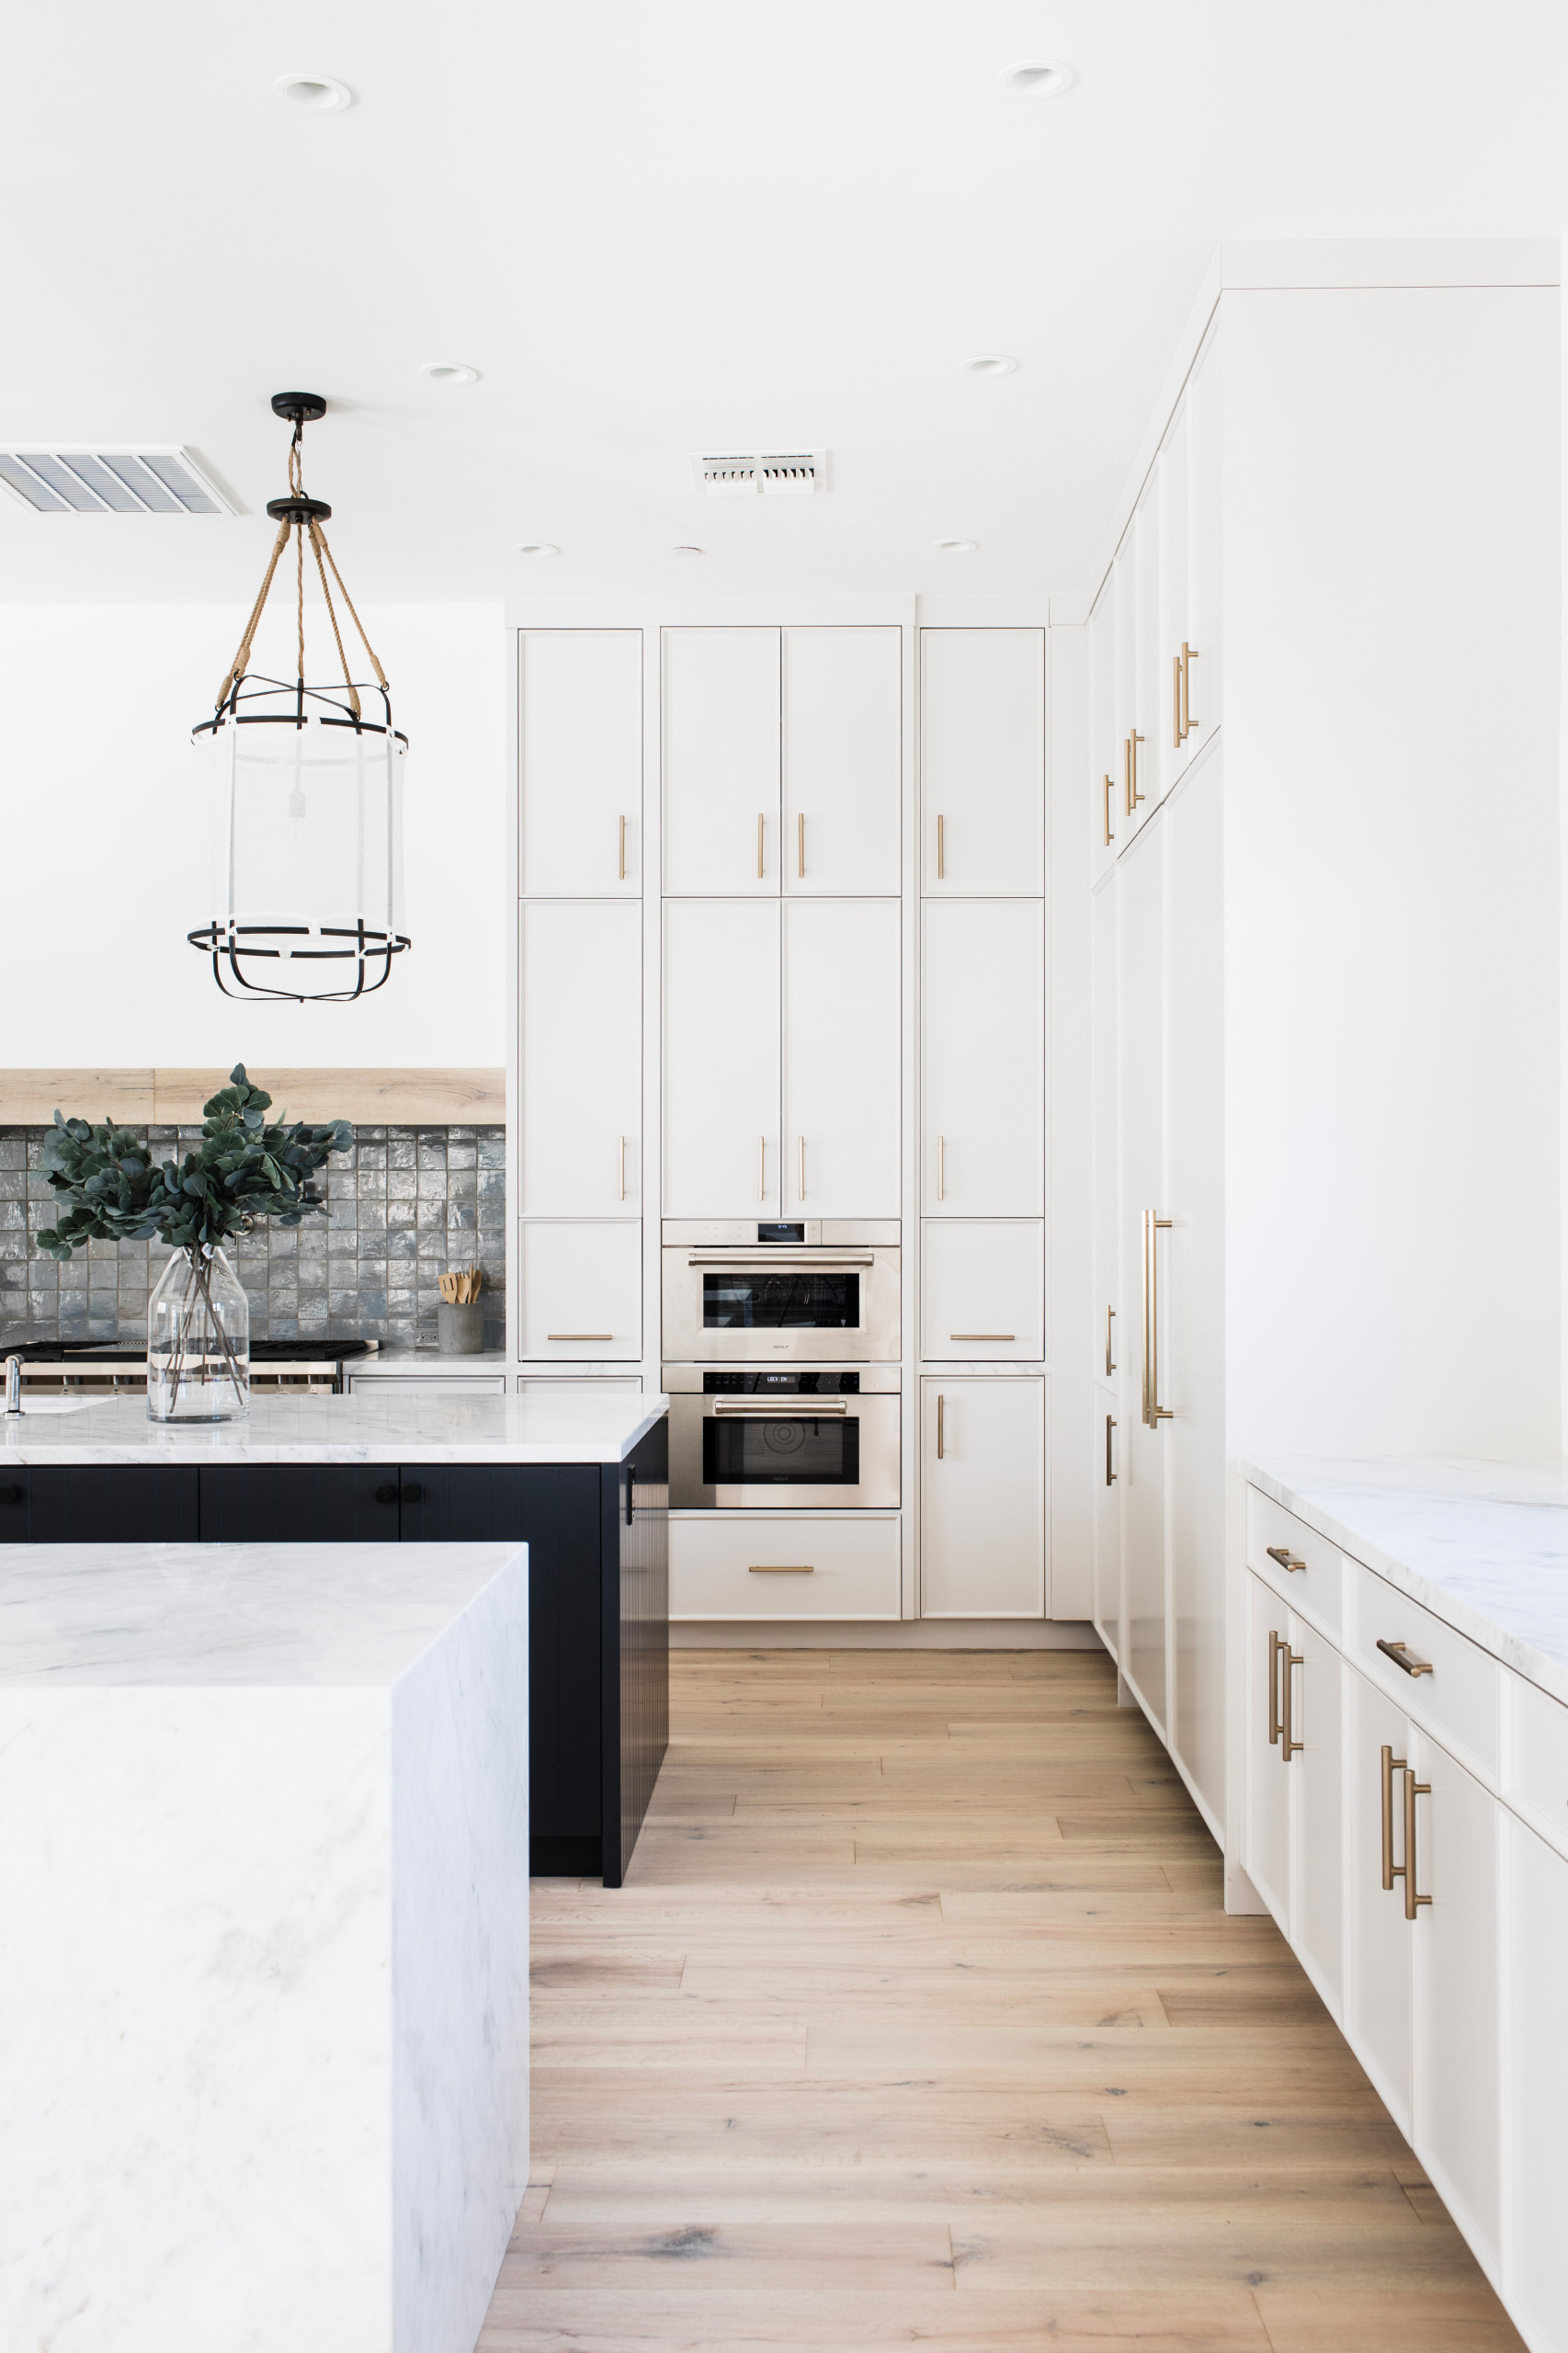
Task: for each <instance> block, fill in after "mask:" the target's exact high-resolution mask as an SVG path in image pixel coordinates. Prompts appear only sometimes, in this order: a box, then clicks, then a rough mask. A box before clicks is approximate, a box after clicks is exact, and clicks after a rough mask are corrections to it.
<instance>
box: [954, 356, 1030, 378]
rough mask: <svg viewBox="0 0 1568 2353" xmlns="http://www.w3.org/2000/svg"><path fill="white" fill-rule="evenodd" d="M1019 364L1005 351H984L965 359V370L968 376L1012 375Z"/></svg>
mask: <svg viewBox="0 0 1568 2353" xmlns="http://www.w3.org/2000/svg"><path fill="white" fill-rule="evenodd" d="M1017 365H1018V363H1017V360H1016V359H1014V358H1010V357H1009V355H1008V354H1007V353H1006V352H1005V351H983V352H981V353H980V354H979V355H978V357H977V358H973V359H966V360H965V361H964V363H963V372H964V374H965V375H966V376H1011V375H1013V374H1014V373H1015V372H1016V370H1017Z"/></svg>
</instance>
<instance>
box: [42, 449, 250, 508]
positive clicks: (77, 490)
mask: <svg viewBox="0 0 1568 2353" xmlns="http://www.w3.org/2000/svg"><path fill="white" fill-rule="evenodd" d="M0 483H5V485H6V489H7V490H8V491H10V492H11V494H12V495H13V496H14V497H16V498H19V499H20V500H21V502H22V504H23V506H30V507H31V508H32V510H33V512H34V514H35V515H232V514H233V512H234V510H233V506H231V505H230V504H229V501H228V500H227V499H226V498H225V497H224V496H223V494H222V491H221V490H220V489H219V488H218V487H217V485H216V483H211V482H210V481H209V480H208V478H207V476H206V475H205V474H204V473H203V472H201V469H200V468H199V466H198V464H197V463H196V460H194V458H192V456H191V454H190V452H189V450H188V449H156V448H153V449H146V448H137V449H129V448H127V449H116V448H115V447H114V446H113V445H112V444H111V445H110V446H109V447H108V448H107V449H106V448H105V447H104V446H103V444H102V443H101V442H100V443H98V444H97V445H96V446H95V447H93V448H92V449H0Z"/></svg>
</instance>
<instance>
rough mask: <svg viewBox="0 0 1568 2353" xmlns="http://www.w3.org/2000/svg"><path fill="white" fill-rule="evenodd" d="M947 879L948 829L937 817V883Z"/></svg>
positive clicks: (941, 819)
mask: <svg viewBox="0 0 1568 2353" xmlns="http://www.w3.org/2000/svg"><path fill="white" fill-rule="evenodd" d="M947 879H948V828H947V824H946V822H945V820H944V819H943V818H941V817H938V818H937V881H938V882H945V881H947Z"/></svg>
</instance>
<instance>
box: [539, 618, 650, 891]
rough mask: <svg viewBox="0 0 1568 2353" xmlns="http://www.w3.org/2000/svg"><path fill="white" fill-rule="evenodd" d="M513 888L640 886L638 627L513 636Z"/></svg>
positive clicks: (542, 631)
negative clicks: (516, 812) (516, 797)
mask: <svg viewBox="0 0 1568 2353" xmlns="http://www.w3.org/2000/svg"><path fill="white" fill-rule="evenodd" d="M517 663H518V668H517V694H518V708H517V740H518V770H519V774H518V786H519V791H520V794H521V802H520V822H519V825H518V858H519V872H518V888H519V890H520V891H521V892H523V893H524V894H525V895H537V894H539V893H541V892H543V893H551V894H558V895H570V896H573V897H576V898H590V897H591V898H613V897H617V896H619V897H623V898H637V897H638V896H640V894H641V892H642V631H641V630H635V629H525V630H521V631H518V642H517Z"/></svg>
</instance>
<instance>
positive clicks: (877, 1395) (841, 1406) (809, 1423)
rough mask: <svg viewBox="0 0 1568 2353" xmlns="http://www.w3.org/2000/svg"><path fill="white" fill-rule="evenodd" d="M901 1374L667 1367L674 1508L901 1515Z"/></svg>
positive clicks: (887, 1368)
mask: <svg viewBox="0 0 1568 2353" xmlns="http://www.w3.org/2000/svg"><path fill="white" fill-rule="evenodd" d="M664 1381H665V1393H666V1394H667V1396H668V1398H669V1401H670V1507H671V1509H672V1510H674V1511H701V1510H708V1511H780V1510H783V1511H896V1510H897V1509H898V1507H899V1503H900V1500H901V1497H900V1494H899V1404H900V1398H899V1381H900V1376H899V1370H898V1367H897V1366H896V1365H867V1366H864V1367H862V1368H861V1369H860V1370H858V1371H854V1372H846V1371H845V1370H843V1369H842V1368H841V1367H839V1366H836V1365H813V1366H805V1365H791V1366H790V1367H789V1368H785V1367H784V1366H782V1365H778V1366H775V1365H757V1366H747V1367H745V1368H744V1370H741V1369H733V1370H732V1369H729V1368H726V1369H724V1370H701V1369H699V1367H697V1366H695V1365H666V1366H665V1374H664Z"/></svg>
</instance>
